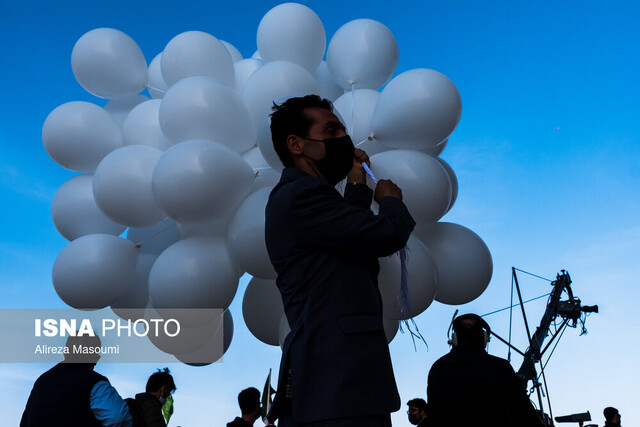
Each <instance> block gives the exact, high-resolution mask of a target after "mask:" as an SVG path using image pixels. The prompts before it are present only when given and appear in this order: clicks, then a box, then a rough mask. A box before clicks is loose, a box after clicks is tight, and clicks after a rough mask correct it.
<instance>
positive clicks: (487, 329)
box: [447, 311, 491, 348]
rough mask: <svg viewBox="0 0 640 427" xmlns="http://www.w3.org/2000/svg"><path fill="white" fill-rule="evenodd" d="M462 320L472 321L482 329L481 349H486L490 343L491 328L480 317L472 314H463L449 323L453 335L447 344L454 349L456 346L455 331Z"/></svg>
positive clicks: (456, 335) (456, 337) (456, 336)
mask: <svg viewBox="0 0 640 427" xmlns="http://www.w3.org/2000/svg"><path fill="white" fill-rule="evenodd" d="M456 313H457V311H456ZM454 316H455V314H454ZM464 320H474V321H476V322H477V323H478V324H479V325H480V327H481V328H482V336H483V342H484V345H483V348H486V347H487V344H488V343H489V341H491V327H490V326H489V324H488V323H487V322H486V321H485V320H484V319H483V318H482V317H480V316H478V315H477V314H473V313H469V314H463V315H462V316H458V317H455V318H454V319H453V320H452V321H451V327H452V328H453V333H452V334H451V339H450V340H449V341H447V342H448V344H449V345H451V346H452V347H455V346H457V345H458V334H457V333H456V330H457V329H458V328H459V327H460V323H461V322H462V321H464Z"/></svg>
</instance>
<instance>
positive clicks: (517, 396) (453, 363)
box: [427, 346, 542, 427]
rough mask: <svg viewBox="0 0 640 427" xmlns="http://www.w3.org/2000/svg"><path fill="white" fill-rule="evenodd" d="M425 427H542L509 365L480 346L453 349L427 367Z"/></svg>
mask: <svg viewBox="0 0 640 427" xmlns="http://www.w3.org/2000/svg"><path fill="white" fill-rule="evenodd" d="M427 399H428V402H429V417H428V420H429V423H428V424H427V425H428V426H429V427H438V426H446V427H458V426H460V427H466V426H471V425H473V426H478V427H484V426H487V427H489V426H490V427H542V422H541V421H540V419H539V418H538V416H537V414H536V413H535V410H534V408H533V406H532V405H531V402H530V401H529V398H528V397H527V394H526V393H525V390H524V388H523V387H522V385H521V383H520V380H519V379H518V377H517V376H516V373H515V372H514V370H513V368H512V367H511V365H510V364H509V362H507V361H506V360H504V359H501V358H499V357H495V356H492V355H490V354H488V353H487V352H486V351H484V350H483V349H475V348H465V347H463V346H459V347H454V348H453V349H452V350H451V352H450V353H449V354H447V355H445V356H443V357H441V358H440V359H438V360H437V361H436V362H435V363H434V364H433V366H432V367H431V370H430V371H429V379H428V385H427Z"/></svg>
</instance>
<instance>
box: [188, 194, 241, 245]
mask: <svg viewBox="0 0 640 427" xmlns="http://www.w3.org/2000/svg"><path fill="white" fill-rule="evenodd" d="M241 202H242V200H237V201H236V200H234V201H233V202H232V203H230V204H227V205H226V206H224V210H223V211H222V212H221V213H217V214H216V215H215V216H214V217H213V218H211V219H208V220H206V221H201V222H181V223H180V234H181V235H182V238H183V239H186V238H188V237H197V236H217V237H223V238H225V239H226V238H227V231H228V230H229V223H230V222H231V219H232V218H233V214H234V213H235V212H236V209H237V208H238V206H239V205H240V203H241Z"/></svg>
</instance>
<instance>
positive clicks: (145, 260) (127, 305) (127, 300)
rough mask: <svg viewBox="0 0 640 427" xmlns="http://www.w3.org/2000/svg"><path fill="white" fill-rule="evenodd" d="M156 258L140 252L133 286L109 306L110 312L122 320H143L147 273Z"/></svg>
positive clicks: (147, 293) (146, 303)
mask: <svg viewBox="0 0 640 427" xmlns="http://www.w3.org/2000/svg"><path fill="white" fill-rule="evenodd" d="M156 258H158V257H157V255H154V254H148V253H142V252H140V253H139V254H138V262H137V264H136V271H135V276H134V279H133V284H132V285H131V286H130V287H129V289H128V290H127V292H125V293H124V294H122V295H121V296H119V297H118V298H116V300H115V301H113V302H112V303H111V304H110V305H111V310H113V312H114V313H115V314H116V315H118V316H119V317H121V318H122V319H129V320H137V319H144V315H145V310H146V307H147V305H148V303H149V273H150V272H151V267H152V266H153V263H154V262H155V261H156Z"/></svg>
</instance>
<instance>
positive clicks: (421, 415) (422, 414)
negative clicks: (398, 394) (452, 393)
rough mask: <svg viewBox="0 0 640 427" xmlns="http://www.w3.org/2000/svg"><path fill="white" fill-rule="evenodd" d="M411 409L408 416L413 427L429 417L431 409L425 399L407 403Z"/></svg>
mask: <svg viewBox="0 0 640 427" xmlns="http://www.w3.org/2000/svg"><path fill="white" fill-rule="evenodd" d="M407 406H409V409H408V410H407V414H408V415H409V422H410V423H411V424H413V425H418V424H420V423H421V422H422V420H424V419H425V418H426V417H427V415H428V410H429V407H428V405H427V402H425V401H424V399H411V400H410V401H408V402H407Z"/></svg>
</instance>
